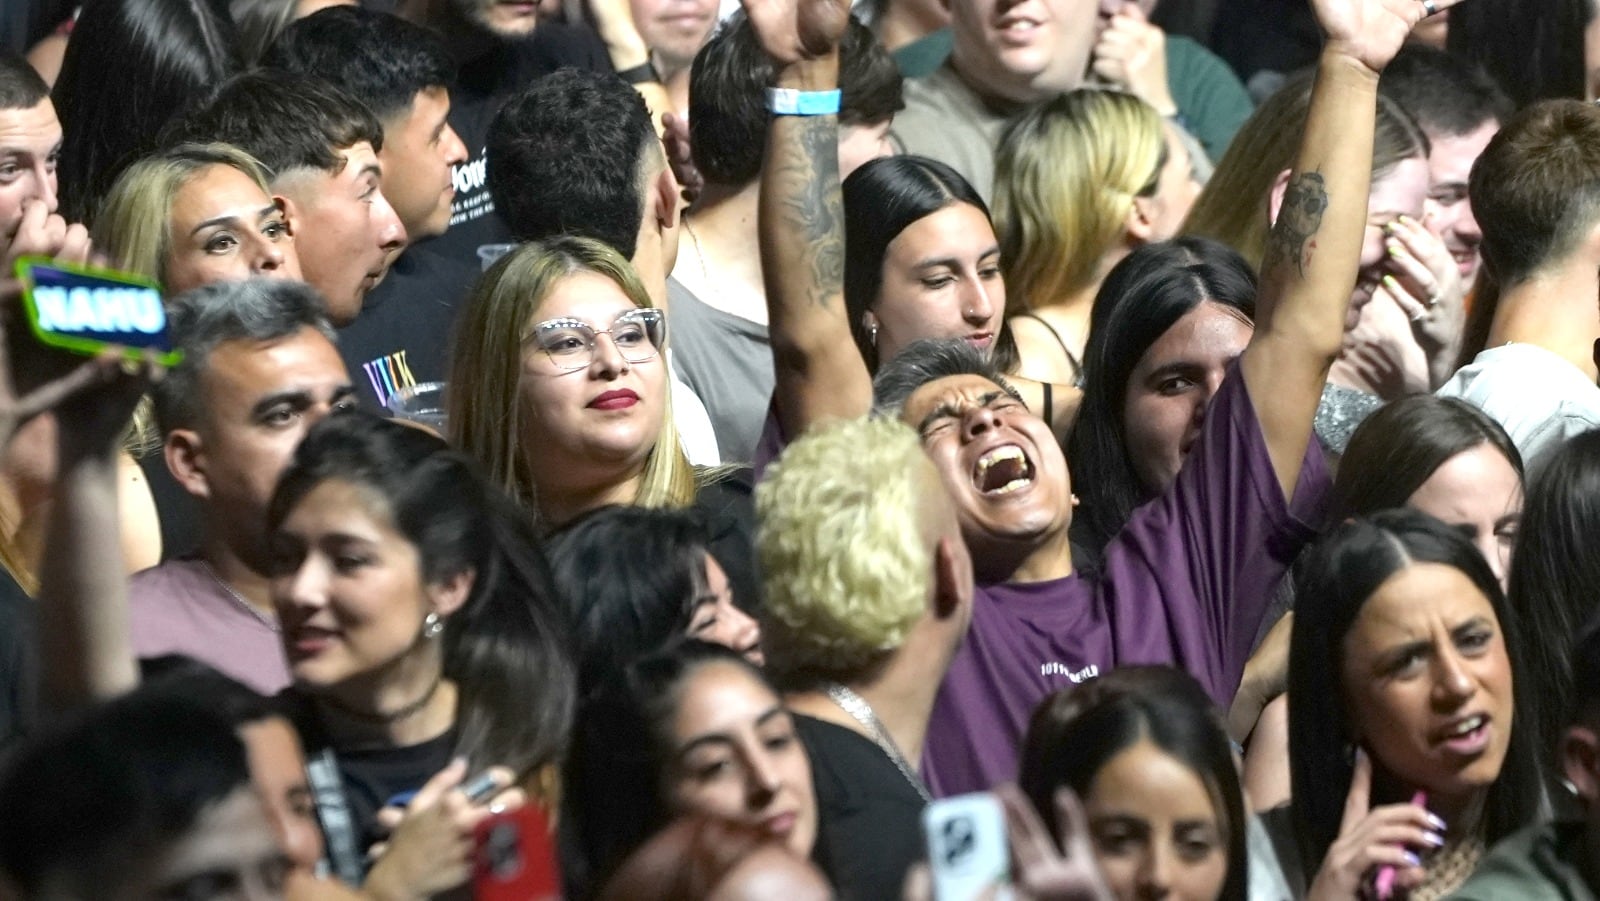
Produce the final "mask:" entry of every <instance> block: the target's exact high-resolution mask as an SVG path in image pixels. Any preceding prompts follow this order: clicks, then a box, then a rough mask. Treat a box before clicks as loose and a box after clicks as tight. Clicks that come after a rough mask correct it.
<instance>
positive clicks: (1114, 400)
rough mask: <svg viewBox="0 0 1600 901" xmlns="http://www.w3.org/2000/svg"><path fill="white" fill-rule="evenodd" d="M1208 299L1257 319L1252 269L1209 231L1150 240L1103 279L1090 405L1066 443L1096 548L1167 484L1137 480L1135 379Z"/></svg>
mask: <svg viewBox="0 0 1600 901" xmlns="http://www.w3.org/2000/svg"><path fill="white" fill-rule="evenodd" d="M1207 301H1209V302H1212V303H1217V304H1221V305H1222V306H1225V307H1229V308H1231V309H1233V310H1236V311H1238V313H1239V315H1240V316H1241V317H1242V318H1244V319H1245V320H1247V321H1248V320H1253V319H1254V317H1255V308H1256V277H1255V273H1254V272H1252V271H1251V270H1250V266H1249V264H1247V263H1246V262H1245V260H1244V257H1242V256H1240V255H1239V254H1238V252H1237V251H1235V250H1233V249H1232V248H1230V247H1228V246H1227V245H1225V244H1222V243H1219V242H1217V241H1213V240H1211V239H1209V238H1195V237H1182V238H1174V239H1173V240H1171V241H1162V242H1159V243H1155V244H1146V245H1144V246H1143V247H1140V248H1138V249H1137V250H1135V251H1133V252H1132V253H1130V254H1128V255H1127V256H1126V257H1123V258H1122V260H1121V262H1119V263H1117V265H1115V266H1113V267H1112V268H1111V272H1110V273H1108V274H1107V275H1106V279H1105V281H1104V282H1101V284H1100V291H1099V293H1098V294H1096V295H1095V299H1094V308H1093V310H1092V311H1091V312H1090V314H1089V339H1088V342H1087V344H1086V345H1085V348H1084V355H1083V384H1084V392H1083V404H1082V406H1081V407H1080V408H1079V411H1078V421H1077V424H1076V425H1074V426H1073V429H1072V436H1071V438H1070V439H1068V442H1067V461H1068V463H1070V464H1071V467H1072V484H1073V485H1074V487H1076V489H1077V491H1078V496H1079V497H1080V498H1081V499H1082V505H1081V506H1080V507H1079V509H1078V513H1077V515H1076V516H1074V517H1073V524H1074V526H1076V527H1077V529H1076V531H1075V534H1074V537H1075V538H1076V539H1077V540H1078V541H1080V542H1081V543H1083V544H1085V545H1086V546H1088V547H1090V548H1093V549H1099V548H1102V547H1105V544H1106V542H1108V541H1110V540H1111V538H1112V536H1114V535H1116V534H1117V532H1118V531H1120V530H1121V529H1122V527H1123V525H1125V524H1126V523H1127V521H1128V517H1129V516H1131V515H1132V514H1133V510H1134V508H1135V507H1137V506H1139V505H1140V504H1142V503H1144V502H1145V501H1148V500H1150V499H1151V498H1152V497H1155V496H1156V495H1157V494H1159V493H1160V491H1161V488H1162V487H1164V486H1153V485H1145V484H1143V483H1142V482H1140V480H1139V476H1138V475H1137V472H1136V471H1135V469H1134V466H1133V461H1132V459H1131V458H1130V457H1129V456H1128V447H1127V443H1126V440H1125V439H1126V435H1127V428H1126V423H1124V422H1123V411H1124V409H1125V406H1126V401H1127V397H1128V379H1129V378H1130V377H1131V376H1132V375H1133V370H1134V367H1136V366H1138V365H1139V360H1140V359H1142V358H1143V357H1144V354H1145V351H1147V350H1149V349H1150V345H1152V344H1154V343H1156V341H1157V340H1159V339H1160V338H1161V336H1162V335H1164V334H1166V333H1167V330H1168V329H1171V328H1172V327H1173V326H1174V325H1175V324H1177V322H1178V320H1179V319H1182V318H1183V317H1184V316H1186V315H1188V314H1189V313H1190V311H1192V310H1194V309H1195V308H1196V307H1198V306H1200V304H1202V303H1205V302H1207Z"/></svg>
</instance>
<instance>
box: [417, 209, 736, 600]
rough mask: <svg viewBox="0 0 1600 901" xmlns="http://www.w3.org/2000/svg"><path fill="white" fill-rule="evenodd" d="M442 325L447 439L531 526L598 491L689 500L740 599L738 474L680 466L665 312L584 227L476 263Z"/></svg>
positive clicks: (554, 521)
mask: <svg viewBox="0 0 1600 901" xmlns="http://www.w3.org/2000/svg"><path fill="white" fill-rule="evenodd" d="M457 328H458V331H457V334H456V343H455V352H454V354H453V356H452V359H453V361H454V362H453V363H452V372H451V377H450V389H449V398H448V405H449V409H450V411H451V415H450V438H451V441H452V443H454V444H455V445H456V446H457V447H459V448H461V449H462V450H464V451H466V452H467V453H469V454H471V455H472V456H474V457H476V458H478V460H479V461H480V462H481V463H482V464H483V465H484V467H485V469H486V470H487V471H488V472H489V475H490V478H491V479H492V480H493V481H494V482H495V483H496V484H497V485H499V486H500V487H501V488H503V489H505V490H506V492H507V493H508V494H510V495H511V496H512V497H514V498H516V499H517V500H519V501H520V502H521V503H522V504H523V505H524V506H526V507H527V508H528V509H529V510H530V511H532V512H533V514H534V515H535V516H536V518H537V519H538V521H539V523H540V524H541V526H542V527H543V528H544V529H545V530H547V531H548V530H551V529H555V528H559V527H560V526H562V525H564V524H566V523H568V522H570V521H572V520H573V519H574V518H575V517H577V516H578V515H580V514H582V513H585V512H587V511H589V510H593V509H595V508H597V507H602V506H605V505H607V504H631V505H636V506H641V507H675V508H682V507H690V506H694V507H698V508H701V509H702V510H703V511H705V512H706V513H707V514H708V517H707V518H708V522H709V526H710V529H711V532H712V543H711V551H712V554H713V555H714V556H715V557H716V558H717V561H718V562H719V563H721V564H722V566H723V568H724V569H726V570H727V571H728V576H729V579H730V581H732V582H733V583H734V594H735V596H736V597H740V598H752V597H754V596H755V594H754V593H755V591H756V590H757V586H756V579H755V576H754V572H753V570H752V569H751V558H752V554H751V551H750V547H751V535H752V533H753V530H754V511H753V508H752V506H751V502H750V483H749V480H748V479H741V478H739V477H738V474H737V473H733V472H730V471H729V470H726V469H706V470H696V469H693V468H692V467H690V465H689V460H688V458H687V457H685V456H684V452H683V448H682V446H681V445H680V443H679V441H678V433H677V431H676V430H675V429H674V428H673V424H672V408H671V399H670V398H671V391H670V390H669V385H668V377H667V360H666V355H665V350H666V340H667V328H666V319H665V316H664V315H663V314H662V312H661V311H660V310H657V309H652V308H651V306H650V298H649V295H648V294H647V293H646V292H645V289H644V286H643V285H642V284H641V283H640V282H639V278H638V276H637V275H636V274H635V273H634V271H633V267H632V266H631V265H629V264H628V262H627V260H625V259H623V258H622V257H621V256H620V255H618V254H617V253H616V252H615V251H614V250H611V249H610V248H609V247H606V246H605V245H603V244H600V243H598V242H596V241H592V240H589V239H586V238H570V237H562V238H555V239H551V240H548V241H543V242H534V243H529V244H524V245H522V246H521V247H519V248H518V249H517V250H515V251H513V252H511V253H510V254H507V255H506V256H505V257H504V258H502V259H501V260H500V261H499V262H498V263H496V264H495V265H494V266H493V267H492V268H491V269H490V270H489V271H488V272H486V273H484V276H483V279H482V280H481V281H479V283H478V285H477V287H476V289H475V290H474V291H473V294H472V297H471V299H470V300H469V301H468V303H467V307H466V309H465V310H463V311H462V319H461V322H460V324H459V325H458V327H457Z"/></svg>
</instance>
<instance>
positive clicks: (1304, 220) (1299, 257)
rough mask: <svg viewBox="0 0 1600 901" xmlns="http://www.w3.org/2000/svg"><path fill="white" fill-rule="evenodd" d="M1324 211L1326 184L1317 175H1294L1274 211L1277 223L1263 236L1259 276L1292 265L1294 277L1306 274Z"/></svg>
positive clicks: (1318, 174)
mask: <svg viewBox="0 0 1600 901" xmlns="http://www.w3.org/2000/svg"><path fill="white" fill-rule="evenodd" d="M1327 209H1328V189H1327V183H1326V182H1325V181H1323V179H1322V173H1320V172H1302V173H1300V174H1299V175H1296V176H1295V177H1294V178H1293V179H1292V180H1291V181H1290V182H1289V186H1288V187H1287V188H1286V189H1285V190H1284V192H1283V204H1282V206H1280V207H1279V208H1278V221H1277V222H1276V223H1275V224H1274V225H1273V226H1272V233H1271V234H1270V235H1268V236H1267V252H1266V255H1265V258H1264V259H1263V261H1262V266H1261V270H1262V272H1263V273H1266V272H1270V271H1271V270H1272V269H1273V268H1274V267H1276V266H1277V265H1278V264H1279V263H1280V262H1288V263H1292V264H1294V269H1295V272H1296V273H1297V274H1298V275H1301V276H1304V275H1305V274H1306V266H1307V265H1308V264H1309V263H1310V262H1311V249H1312V248H1313V247H1314V246H1315V242H1313V241H1312V240H1311V238H1312V236H1314V235H1315V234H1316V233H1317V230H1318V229H1319V228H1321V227H1322V214H1323V213H1324V212H1326V211H1327Z"/></svg>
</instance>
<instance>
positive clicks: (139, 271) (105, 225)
mask: <svg viewBox="0 0 1600 901" xmlns="http://www.w3.org/2000/svg"><path fill="white" fill-rule="evenodd" d="M212 166H230V167H232V168H234V169H237V170H239V171H240V172H242V173H244V174H245V175H246V176H247V177H249V179H250V180H251V181H253V182H255V184H256V187H258V188H260V189H261V193H263V194H267V195H269V196H270V195H271V194H272V190H271V188H269V187H268V185H267V170H266V168H265V167H264V166H262V165H261V163H260V162H258V161H257V160H256V158H255V157H253V156H251V155H250V154H248V153H245V152H244V151H243V150H240V149H239V148H237V147H235V146H233V145H232V144H182V145H179V146H177V147H174V148H172V149H171V150H166V151H163V152H161V153H157V154H153V155H151V156H147V157H145V158H143V159H141V160H139V161H138V162H136V163H134V164H133V165H131V166H129V167H128V168H127V170H125V171H124V172H123V173H122V175H120V176H119V177H118V178H117V181H116V183H115V184H113V185H112V186H111V193H109V194H107V195H106V200H105V205H104V206H102V207H101V209H100V215H99V216H97V217H96V218H95V221H94V233H93V235H92V236H91V237H93V238H94V246H95V248H96V249H97V250H100V251H102V252H104V253H105V254H106V255H107V256H108V257H110V258H111V261H112V263H113V264H114V265H116V266H117V267H118V268H120V269H123V270H126V271H128V272H132V273H134V274H136V275H143V276H145V277H147V278H153V279H155V280H157V281H160V282H165V281H166V275H167V273H166V268H167V252H168V251H169V250H171V248H172V204H173V203H174V202H175V201H176V199H177V196H178V192H179V191H181V190H183V186H184V185H187V184H188V183H189V182H191V181H193V180H194V178H195V177H196V176H198V175H199V174H200V173H201V172H203V171H205V170H206V169H209V168H211V167H212Z"/></svg>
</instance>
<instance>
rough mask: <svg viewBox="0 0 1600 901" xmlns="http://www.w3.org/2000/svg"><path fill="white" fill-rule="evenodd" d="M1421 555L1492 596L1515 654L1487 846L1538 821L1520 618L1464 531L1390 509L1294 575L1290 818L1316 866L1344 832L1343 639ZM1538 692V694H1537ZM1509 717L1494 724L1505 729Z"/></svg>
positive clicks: (1338, 538)
mask: <svg viewBox="0 0 1600 901" xmlns="http://www.w3.org/2000/svg"><path fill="white" fill-rule="evenodd" d="M1418 563H1438V564H1443V565H1445V566H1449V567H1452V568H1454V569H1456V570H1458V571H1460V572H1461V573H1462V574H1463V575H1465V576H1466V577H1467V578H1468V579H1470V580H1471V581H1472V583H1473V585H1474V586H1475V587H1476V588H1477V590H1478V591H1480V592H1482V593H1483V595H1484V597H1486V598H1488V599H1489V604H1490V606H1491V607H1492V608H1493V609H1494V614H1495V618H1496V619H1497V620H1498V626H1499V631H1500V634H1501V635H1502V636H1503V638H1504V643H1505V648H1506V654H1507V656H1508V658H1509V660H1510V663H1511V671H1512V684H1513V690H1514V692H1515V701H1514V703H1515V708H1514V710H1515V721H1514V723H1512V724H1510V728H1511V735H1510V737H1509V739H1508V747H1507V751H1506V758H1505V762H1504V763H1503V764H1502V765H1501V768H1500V775H1499V777H1498V778H1497V779H1496V780H1495V782H1494V784H1493V785H1492V786H1490V788H1489V790H1488V796H1487V799H1486V801H1485V804H1484V814H1483V817H1484V818H1483V834H1482V835H1481V836H1480V837H1481V838H1482V839H1483V842H1484V844H1485V845H1486V846H1488V845H1493V844H1494V843H1495V842H1497V841H1499V840H1500V839H1501V838H1503V837H1505V836H1506V835H1509V834H1510V833H1512V832H1514V831H1516V830H1517V829H1520V828H1522V827H1523V826H1526V825H1527V824H1529V823H1531V822H1533V820H1534V818H1535V817H1536V816H1537V815H1538V812H1539V807H1540V804H1541V802H1542V799H1543V797H1544V794H1543V791H1542V789H1541V785H1540V779H1541V777H1540V768H1539V754H1538V751H1537V750H1536V748H1535V743H1536V741H1537V737H1536V736H1535V734H1534V732H1535V730H1534V727H1533V724H1534V723H1536V722H1538V718H1537V716H1535V715H1533V711H1534V704H1533V702H1532V701H1531V700H1530V698H1531V697H1532V695H1531V689H1532V688H1533V686H1532V685H1530V684H1528V682H1527V680H1525V679H1523V678H1522V668H1521V667H1520V665H1519V664H1520V661H1519V660H1518V651H1519V650H1520V648H1521V642H1520V639H1519V635H1520V630H1519V628H1518V622H1517V618H1516V616H1515V615H1514V613H1513V611H1512V610H1511V607H1510V605H1509V604H1507V603H1506V598H1505V595H1504V594H1503V593H1502V592H1501V591H1500V583H1499V581H1498V580H1496V579H1495V577H1494V573H1493V572H1492V571H1491V570H1490V569H1489V564H1488V563H1486V562H1484V559H1483V555H1482V554H1480V553H1478V549H1477V548H1476V547H1475V546H1473V544H1472V542H1471V541H1469V540H1467V538H1466V536H1464V535H1462V534H1461V533H1460V532H1459V531H1457V530H1456V529H1454V528H1451V527H1450V526H1447V525H1445V524H1444V523H1441V522H1439V521H1438V520H1437V519H1434V518H1433V517H1431V516H1428V515H1427V514H1425V513H1420V512H1418V511H1416V510H1409V509H1400V510H1389V511H1385V512H1382V513H1377V514H1374V515H1372V516H1370V517H1365V518H1362V519H1356V520H1353V521H1351V522H1348V523H1345V524H1344V525H1342V526H1340V527H1338V528H1337V529H1335V530H1334V531H1333V532H1332V533H1331V534H1329V535H1328V536H1327V537H1326V538H1324V539H1323V540H1322V541H1320V542H1319V543H1317V544H1316V545H1315V546H1313V548H1312V549H1311V551H1310V552H1309V557H1308V558H1307V560H1306V561H1305V567H1304V570H1303V571H1301V572H1299V573H1298V574H1297V577H1296V579H1295V591H1296V597H1297V602H1296V604H1295V616H1294V631H1293V633H1292V635H1291V637H1290V643H1289V765H1290V776H1291V780H1292V783H1291V784H1292V787H1293V792H1292V797H1293V802H1292V817H1293V820H1294V826H1295V837H1296V839H1297V840H1298V842H1299V847H1300V860H1301V862H1302V863H1303V864H1304V865H1305V871H1306V872H1307V873H1315V872H1316V871H1317V870H1318V869H1319V868H1320V867H1321V866H1322V860H1323V857H1324V856H1325V855H1326V854H1327V852H1328V848H1329V846H1330V845H1332V844H1333V840H1334V838H1335V837H1336V836H1337V835H1338V832H1339V823H1340V820H1341V817H1342V816H1343V810H1344V803H1345V796H1346V795H1347V794H1348V793H1349V791H1350V780H1351V777H1352V774H1353V772H1354V756H1353V755H1354V750H1353V742H1354V740H1355V737H1354V736H1353V735H1352V734H1351V729H1350V725H1349V711H1348V710H1347V709H1346V707H1345V703H1344V699H1345V697H1346V693H1345V692H1344V686H1343V684H1342V682H1343V676H1342V672H1343V659H1344V641H1345V637H1346V636H1347V635H1348V634H1349V632H1350V629H1351V627H1352V626H1353V624H1354V623H1355V621H1356V618H1357V617H1358V616H1360V614H1361V610H1362V608H1363V607H1365V606H1366V603H1367V601H1368V600H1369V599H1370V598H1371V597H1372V596H1373V594H1374V593H1375V592H1376V591H1377V590H1378V587H1379V586H1380V585H1382V584H1383V583H1384V582H1385V581H1386V580H1388V579H1389V578H1390V577H1391V576H1393V575H1395V574H1396V573H1398V572H1400V571H1401V570H1403V569H1405V568H1407V567H1409V566H1412V565H1413V564H1418ZM1541 700H1542V699H1541ZM1505 727H1506V724H1501V725H1498V726H1497V727H1496V728H1505ZM1372 763H1373V767H1374V791H1373V794H1374V797H1373V803H1374V804H1383V803H1391V802H1393V801H1403V800H1405V799H1404V798H1386V797H1384V796H1383V795H1384V791H1383V788H1384V787H1383V784H1382V781H1381V770H1380V767H1381V766H1382V761H1380V760H1376V759H1374V760H1373V761H1372Z"/></svg>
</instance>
